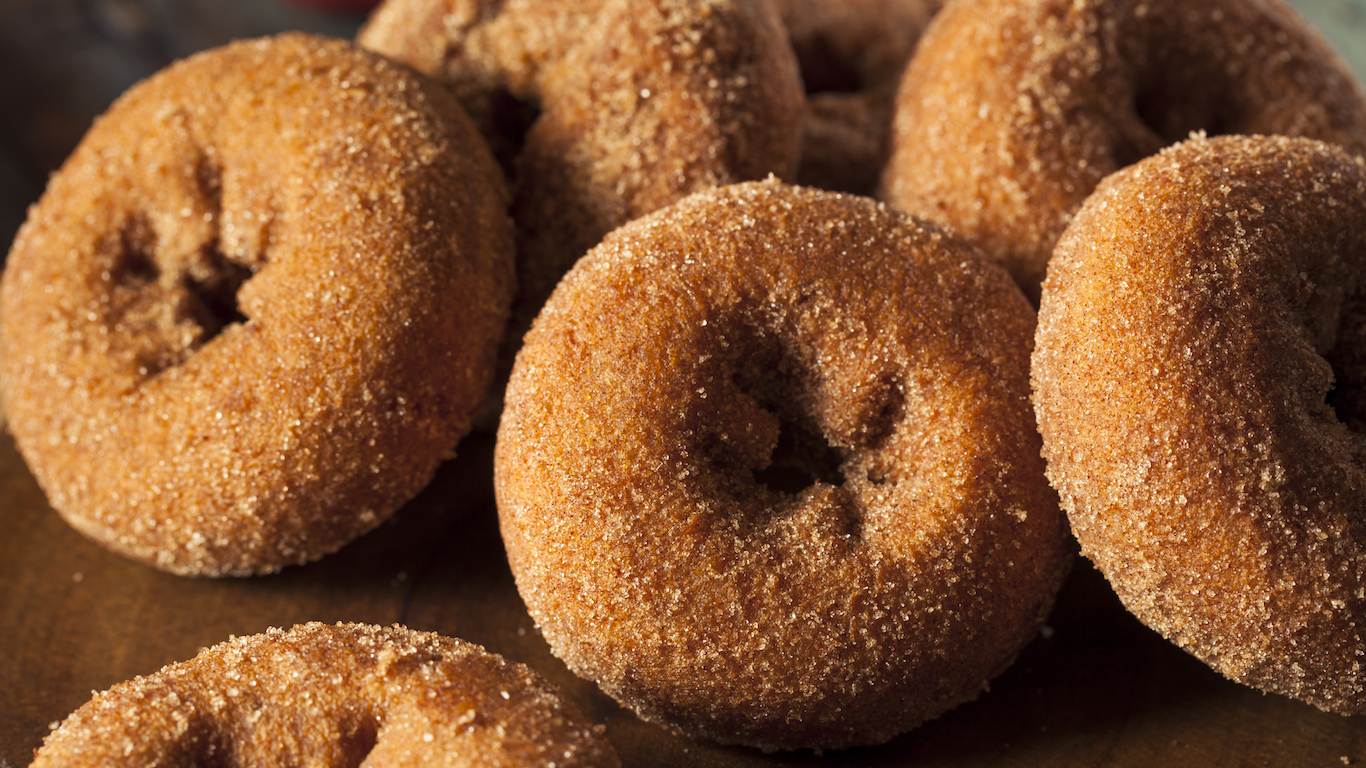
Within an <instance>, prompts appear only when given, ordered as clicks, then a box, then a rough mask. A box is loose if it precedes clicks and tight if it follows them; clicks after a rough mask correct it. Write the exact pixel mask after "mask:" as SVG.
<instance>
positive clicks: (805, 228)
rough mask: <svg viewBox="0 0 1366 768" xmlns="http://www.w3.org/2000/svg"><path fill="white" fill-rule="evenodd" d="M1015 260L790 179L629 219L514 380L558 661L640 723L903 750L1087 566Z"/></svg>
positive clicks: (769, 744)
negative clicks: (1041, 399) (1040, 423)
mask: <svg viewBox="0 0 1366 768" xmlns="http://www.w3.org/2000/svg"><path fill="white" fill-rule="evenodd" d="M1033 324H1034V316H1033V312H1032V311H1031V310H1030V308H1029V305H1028V303H1027V301H1026V300H1025V298H1024V296H1023V295H1022V294H1021V293H1020V291H1019V289H1018V288H1017V287H1016V286H1015V285H1014V284H1013V283H1012V282H1011V280H1010V278H1009V276H1008V275H1007V274H1006V273H1005V271H1004V270H1002V269H1000V268H999V267H998V266H996V265H994V264H992V263H991V262H989V261H987V260H986V259H984V258H982V257H979V256H978V255H977V254H976V253H975V252H973V251H971V250H970V249H969V248H967V247H965V246H963V245H961V244H959V243H957V242H955V241H953V240H951V239H949V238H948V237H945V236H943V235H942V234H941V233H940V232H939V231H938V230H936V229H934V228H932V227H928V226H922V225H920V224H918V223H916V222H914V221H913V220H910V219H909V218H904V217H902V216H900V215H899V214H896V213H893V212H891V211H890V210H888V209H885V208H884V207H882V206H880V205H878V204H877V203H874V202H873V201H871V200H869V199H867V198H859V197H852V196H845V195H838V194H835V193H828V192H818V191H815V190H810V189H804V188H798V187H789V186H784V185H782V184H780V183H778V182H776V181H769V182H753V183H747V184H740V185H734V186H731V187H725V188H721V189H717V190H712V191H709V192H702V193H698V194H697V195H694V196H691V197H688V198H686V199H685V200H683V201H681V202H679V203H677V204H676V205H673V206H670V207H668V208H666V209H663V210H661V211H660V212H658V213H656V214H652V215H650V216H648V217H645V218H643V219H639V220H637V221H635V222H632V223H631V224H629V225H627V226H625V227H622V228H621V229H618V230H616V231H615V232H613V233H612V234H611V235H609V236H608V237H607V238H606V239H605V240H604V242H603V243H602V244H601V245H600V246H598V247H597V248H595V249H593V250H592V251H590V252H589V254H588V255H587V256H585V257H584V259H582V260H581V261H580V262H579V264H578V265H576V267H575V268H574V269H573V270H572V271H571V272H570V273H569V274H568V275H567V276H566V277H565V280H564V282H562V283H561V285H560V287H559V288H557V289H556V292H555V294H554V295H553V296H552V298H551V300H550V301H549V302H548V303H547V305H546V307H545V309H544V310H543V311H542V313H541V315H540V316H539V317H538V318H537V321H536V324H535V325H534V326H533V328H532V330H531V332H530V333H529V334H528V335H527V341H526V344H525V345H524V347H523V348H522V350H521V352H520V353H519V356H518V360H517V365H516V367H515V368H514V370H513V374H512V379H511V381H510V383H509V386H508V391H507V400H506V408H505V410H504V413H503V421H502V424H501V426H500V429H499V432H498V443H497V450H496V453H495V471H494V475H495V488H496V492H497V499H498V509H499V514H500V518H501V525H502V531H503V538H504V542H505V544H506V547H507V553H508V559H509V561H510V563H511V566H512V571H513V574H514V576H515V577H516V581H517V587H518V590H519V591H520V592H521V595H522V597H523V599H524V600H525V601H526V604H527V607H528V609H529V610H530V612H531V615H532V616H533V618H534V619H535V620H536V622H537V623H538V624H539V626H540V628H541V630H542V632H543V633H544V635H545V638H546V639H547V640H548V641H549V643H550V646H551V649H552V650H553V651H554V653H555V654H556V655H558V656H559V657H560V658H562V659H563V660H564V661H565V662H566V663H567V664H568V665H569V667H570V668H571V669H573V670H574V671H575V672H576V673H578V674H579V675H581V676H583V677H586V678H588V679H591V680H595V681H597V682H598V684H599V685H600V686H601V687H602V688H603V689H604V690H606V691H607V692H608V693H609V694H611V695H612V696H614V697H616V698H617V699H618V700H619V701H621V702H623V703H624V704H626V705H627V706H629V707H631V708H632V709H634V710H635V711H636V712H637V713H638V714H640V715H641V716H643V717H644V718H646V719H648V720H652V721H657V722H660V723H664V724H666V725H669V726H671V727H674V728H677V729H680V730H682V731H684V732H686V733H689V734H691V735H694V736H700V737H704V738H708V739H713V740H716V741H720V742H724V743H741V744H749V745H753V746H758V747H761V748H769V749H772V748H777V749H791V748H802V747H830V748H834V747H844V746H850V745H856V744H870V743H878V742H881V741H885V740H887V739H889V738H891V737H892V736H894V735H896V734H898V733H901V732H903V731H905V730H907V729H909V728H911V727H913V726H914V725H916V724H917V723H920V722H921V721H923V720H926V719H928V718H931V717H934V716H935V715H938V714H939V713H941V712H943V711H945V710H946V709H948V708H950V707H952V706H954V705H955V704H958V703H960V702H962V701H966V700H969V699H972V698H974V697H976V696H977V695H978V693H979V692H981V691H982V690H983V688H984V687H985V685H986V682H987V681H988V680H989V679H990V678H991V677H992V676H994V675H996V674H997V673H999V672H1000V671H1001V670H1002V669H1004V668H1005V667H1006V666H1007V665H1008V664H1009V663H1010V662H1011V660H1012V659H1014V657H1015V655H1016V654H1017V652H1018V651H1019V650H1020V649H1021V647H1022V646H1023V645H1024V644H1025V643H1026V642H1027V641H1028V640H1029V639H1030V638H1031V637H1033V635H1034V634H1035V633H1036V632H1037V631H1038V628H1039V626H1040V624H1041V622H1042V621H1043V619H1044V616H1045V614H1046V612H1047V611H1048V609H1049V606H1050V604H1051V602H1052V598H1053V595H1054V591H1055V590H1056V588H1057V587H1058V584H1059V581H1060V579H1061V577H1062V575H1063V573H1064V571H1065V570H1066V568H1067V566H1068V563H1069V562H1070V554H1071V551H1072V550H1071V548H1070V544H1069V543H1068V541H1069V540H1068V536H1067V532H1066V525H1065V521H1064V519H1063V516H1062V514H1061V512H1060V511H1059V509H1058V506H1057V499H1056V497H1055V496H1054V495H1053V493H1052V491H1051V490H1050V489H1049V488H1048V484H1047V481H1046V480H1045V479H1044V476H1043V466H1042V460H1041V459H1040V457H1039V454H1038V451H1039V442H1038V434H1037V430H1036V429H1035V426H1034V421H1033V415H1032V414H1031V413H1030V408H1029V402H1028V375H1029V374H1028V356H1029V348H1030V334H1031V332H1032V329H1033Z"/></svg>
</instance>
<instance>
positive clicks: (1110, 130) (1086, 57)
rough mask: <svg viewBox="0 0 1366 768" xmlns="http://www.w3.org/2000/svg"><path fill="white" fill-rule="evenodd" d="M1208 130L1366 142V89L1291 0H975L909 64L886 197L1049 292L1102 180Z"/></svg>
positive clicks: (941, 25)
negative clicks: (1049, 277)
mask: <svg viewBox="0 0 1366 768" xmlns="http://www.w3.org/2000/svg"><path fill="white" fill-rule="evenodd" d="M1197 130H1203V131H1207V132H1209V133H1210V134H1216V133H1219V134H1223V133H1228V134H1244V133H1265V134H1285V135H1293V136H1307V137H1310V138H1316V139H1322V140H1324V141H1330V142H1334V143H1339V144H1343V145H1344V146H1346V147H1348V148H1349V149H1350V150H1351V151H1352V152H1353V153H1360V152H1362V151H1366V98H1363V96H1362V93H1361V89H1360V87H1359V86H1358V85H1357V83H1356V81H1355V79H1354V78H1353V76H1352V74H1351V72H1350V70H1349V69H1348V67H1347V66H1346V64H1345V63H1344V62H1343V61H1342V60H1341V59H1340V58H1339V57H1338V55H1337V54H1336V53H1334V52H1333V51H1332V49H1331V48H1330V47H1329V45H1328V43H1327V42H1325V41H1324V40H1323V39H1322V37H1321V36H1320V35H1319V34H1318V33H1317V32H1316V31H1314V30H1313V29H1312V28H1311V27H1310V26H1309V25H1308V24H1307V23H1305V22H1304V21H1303V20H1302V19H1301V18H1300V17H1299V16H1298V14H1296V13H1295V11H1294V10H1292V9H1291V8H1289V7H1288V6H1286V5H1285V4H1284V3H1282V2H1280V0H1210V1H1209V2H1200V3H1189V2H1184V0H1083V1H1080V2H1078V1H1076V0H1025V1H1024V2H1020V1H1019V0H966V1H965V2H961V3H955V4H953V6H952V7H951V8H947V9H945V11H944V12H943V13H941V14H939V15H938V16H937V17H936V20H935V21H934V22H933V23H932V24H931V26H930V29H929V30H927V32H926V34H925V36H924V37H923V38H922V40H921V45H920V47H919V48H918V49H917V52H916V56H915V57H914V58H913V59H912V61H911V64H910V67H909V68H908V70H907V73H906V77H905V79H904V81H903V86H902V90H901V92H900V94H899V95H898V101H897V106H896V115H895V117H894V118H893V129H892V144H893V149H892V157H891V160H890V161H889V163H888V166H887V171H886V176H885V177H884V181H883V192H882V193H881V194H882V196H883V198H884V199H886V200H887V201H889V202H891V203H892V204H893V205H895V206H897V207H898V208H901V209H902V210H905V211H907V212H909V213H912V214H914V215H917V216H922V217H924V218H927V219H930V220H932V221H937V222H940V223H941V224H944V225H947V226H948V227H950V228H951V229H953V230H955V231H956V232H958V233H960V234H962V235H963V236H965V237H967V238H968V239H970V240H971V241H973V242H974V243H976V244H978V245H979V246H980V247H982V248H983V249H984V250H985V251H987V252H988V253H989V254H991V255H992V256H993V257H995V258H997V259H999V260H1000V261H1001V262H1002V263H1004V264H1005V265H1006V267H1007V268H1008V269H1009V270H1010V271H1011V274H1012V275H1014V276H1015V279H1016V280H1017V281H1018V282H1019V283H1020V285H1021V287H1022V288H1024V289H1025V292H1026V293H1027V294H1028V295H1030V297H1031V298H1033V299H1034V300H1036V301H1037V298H1038V286H1039V283H1040V282H1041V281H1042V280H1043V277H1044V271H1045V265H1046V264H1047V262H1048V258H1049V256H1050V255H1051V253H1052V250H1053V244H1054V243H1055V242H1056V240H1057V237H1058V235H1059V234H1061V232H1062V230H1063V228H1064V227H1065V226H1066V225H1067V222H1068V220H1069V219H1070V218H1071V216H1072V214H1073V213H1074V212H1075V211H1076V209H1077V207H1078V206H1080V205H1081V202H1082V200H1084V199H1085V198H1086V196H1087V195H1088V194H1089V193H1090V192H1091V190H1092V189H1094V187H1095V185H1096V184H1097V183H1098V182H1099V181H1100V180H1101V179H1102V178H1103V177H1104V176H1105V175H1106V174H1109V173H1111V172H1113V171H1115V170H1117V169H1119V168H1121V167H1123V166H1125V165H1128V164H1129V163H1132V162H1134V161H1136V160H1138V159H1140V158H1142V157H1144V156H1147V155H1150V154H1152V153H1153V152H1156V151H1157V150H1158V149H1159V148H1160V147H1162V146H1164V145H1167V144H1170V143H1172V142H1175V141H1180V140H1182V139H1184V138H1186V137H1187V135H1188V134H1189V133H1190V132H1192V131H1197Z"/></svg>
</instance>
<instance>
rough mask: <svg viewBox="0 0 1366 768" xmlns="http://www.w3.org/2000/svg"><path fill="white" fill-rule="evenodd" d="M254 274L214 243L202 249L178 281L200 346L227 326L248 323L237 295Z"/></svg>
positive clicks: (187, 313)
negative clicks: (196, 330)
mask: <svg viewBox="0 0 1366 768" xmlns="http://www.w3.org/2000/svg"><path fill="white" fill-rule="evenodd" d="M253 274H255V270H254V269H253V268H251V267H248V266H244V265H242V264H238V263H236V262H234V261H232V260H230V259H228V258H227V257H225V256H224V255H223V254H222V253H219V251H218V248H217V244H216V243H213V244H210V245H206V246H204V247H203V248H201V249H200V253H199V255H198V257H197V258H195V259H193V260H192V261H191V262H190V264H189V265H188V267H187V268H186V270H185V272H184V273H183V275H182V277H181V280H182V282H183V285H184V288H185V291H186V294H187V299H188V300H187V301H186V302H185V311H186V316H187V318H188V319H189V320H191V321H192V322H194V323H195V324H196V325H198V326H199V327H200V329H201V336H200V338H199V344H200V345H203V344H206V343H208V342H209V341H210V340H212V339H213V338H214V337H215V336H217V335H218V334H220V333H222V331H223V329H224V328H226V327H228V326H229V325H232V324H234V323H245V322H247V316H246V315H244V314H242V311H241V309H240V308H239V307H238V304H237V293H238V291H240V290H241V289H242V284H243V283H245V282H246V281H247V279H248V278H250V277H251V276H252V275H253Z"/></svg>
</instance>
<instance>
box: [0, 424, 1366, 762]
mask: <svg viewBox="0 0 1366 768" xmlns="http://www.w3.org/2000/svg"><path fill="white" fill-rule="evenodd" d="M492 443H493V441H492V438H491V437H489V436H487V435H475V436H473V437H471V438H467V439H466V441H465V442H464V443H462V444H461V446H460V451H459V454H460V455H459V456H458V457H457V458H456V459H455V460H454V461H451V462H449V463H448V464H447V465H445V466H444V467H443V469H442V470H441V472H440V473H439V474H438V476H437V478H436V480H435V482H433V483H432V485H431V486H430V487H429V488H427V489H426V490H425V491H424V492H423V493H422V494H421V495H420V496H419V497H418V498H417V499H415V500H414V501H413V502H412V503H410V504H409V505H408V506H407V507H405V508H404V509H403V510H402V511H401V512H400V513H399V514H398V515H397V517H396V519H394V520H393V521H392V522H390V523H388V524H386V525H384V526H383V527H381V528H380V529H379V530H378V531H376V532H374V533H372V534H370V535H369V536H366V537H364V538H362V539H361V540H359V541H357V542H355V543H354V544H352V545H350V546H348V547H346V548H345V549H343V550H342V551H341V552H339V553H337V554H336V555H333V556H331V557H327V558H324V559H323V560H320V561H318V562H317V563H314V564H311V565H308V566H303V567H295V568H288V569H286V570H285V571H283V572H281V573H279V574H277V575H274V576H269V577H258V578H249V579H226V580H199V579H184V578H180V577H176V576H170V575H167V574H163V573H160V572H158V571H155V570H152V569H150V568H147V567H145V566H142V565H139V564H136V563H133V562H131V561H128V560H125V559H123V558H121V557H118V556H116V555H113V554H110V553H108V552H106V551H105V550H103V549H101V548H100V547H98V546H95V545H94V544H91V543H89V542H87V541H86V540H85V539H84V538H82V537H81V536H80V535H79V534H77V533H75V532H74V531H73V530H72V529H71V528H69V527H68V526H67V525H66V524H65V523H64V522H63V521H62V520H61V519H60V518H59V517H58V516H57V515H56V513H54V512H52V511H51V509H50V508H49V507H48V506H47V503H46V501H45V500H44V498H43V495H42V492H41V491H40V490H39V488H38V486H37V485H36V483H35V482H34V481H33V478H32V477H31V476H30V475H29V473H28V471H27V469H26V468H25V467H24V464H23V462H22V460H21V459H20V457H19V455H18V454H17V453H16V452H15V450H14V447H13V443H12V442H11V441H10V439H9V438H8V437H7V436H6V437H0V520H3V524H4V528H3V530H4V535H3V537H0V595H4V598H3V599H0V768H10V767H11V766H14V767H17V766H22V765H26V764H27V763H28V761H29V760H30V758H31V755H32V751H33V749H35V748H36V747H37V746H38V745H39V743H40V742H41V740H42V738H43V736H44V734H46V733H47V732H48V729H49V727H50V724H52V723H55V722H56V721H58V720H60V719H62V718H63V717H65V716H66V715H67V714H68V713H69V712H70V711H71V710H73V709H75V708H76V707H78V706H80V705H81V704H82V703H84V702H85V701H86V700H87V699H88V698H89V696H90V692H91V691H92V690H97V689H101V690H102V689H104V688H107V687H109V686H110V685H112V684H114V683H116V682H118V681H120V680H125V679H128V678H130V677H132V676H134V675H138V674H146V673H150V672H154V671H156V670H157V669H159V668H160V667H162V666H163V665H165V664H167V663H169V662H172V661H176V660H181V659H187V658H190V657H192V656H194V655H195V653H197V652H198V651H199V649H200V648H203V647H206V646H208V645H212V644H214V643H217V642H220V641H222V640H225V639H227V638H228V637H229V636H231V635H244V634H252V633H256V632H260V631H263V630H265V629H266V628H267V627H272V626H282V627H287V626H291V625H293V624H295V623H298V622H302V621H310V620H317V621H328V622H331V621H366V622H375V623H380V624H388V623H393V622H399V623H402V624H405V625H407V626H410V627H413V628H416V629H425V630H433V631H437V632H441V633H444V634H448V635H453V636H457V637H463V638H465V639H467V640H472V641H474V642H478V643H481V644H483V645H485V646H486V647H488V648H490V649H491V650H494V651H497V652H499V653H502V654H504V655H506V656H508V657H509V658H512V659H516V660H518V661H522V662H525V663H527V664H530V665H531V666H533V667H535V668H536V669H538V670H540V671H541V672H542V673H543V674H545V675H547V676H548V677H549V678H550V679H551V680H553V681H554V682H555V683H557V684H558V685H560V686H561V687H563V688H564V689H565V690H566V691H567V692H568V693H569V695H570V697H571V698H573V699H574V700H575V701H576V702H577V703H578V704H579V705H580V706H582V707H583V708H584V709H585V710H586V711H587V712H588V713H589V714H590V715H591V716H592V717H594V718H596V719H597V720H599V721H601V722H605V723H607V726H608V736H609V738H610V739H611V740H612V742H613V744H614V745H615V746H616V748H617V749H618V751H619V752H620V753H621V756H622V758H623V760H624V762H625V764H626V765H628V766H655V765H660V766H665V765H668V766H673V765H677V766H686V765H702V766H743V765H797V764H810V763H813V762H819V763H822V764H830V765H859V766H876V765H918V766H1021V767H1023V766H1050V767H1051V768H1061V767H1063V766H1087V767H1092V766H1095V767H1099V766H1116V767H1118V766H1152V765H1174V766H1235V765H1246V766H1261V765H1273V766H1276V765H1282V766H1311V765H1315V766H1339V765H1343V764H1344V763H1343V762H1342V760H1343V759H1344V758H1346V759H1347V760H1348V761H1350V764H1355V765H1362V764H1366V718H1360V717H1358V718H1344V717H1339V716H1337V715H1330V714H1326V713H1323V712H1320V711H1318V710H1316V709H1314V708H1313V707H1310V706H1308V705H1305V704H1299V703H1296V702H1293V701H1290V700H1288V699H1284V698H1281V697H1277V696H1264V695H1262V694H1260V693H1257V692H1255V691H1252V690H1250V689H1247V688H1244V687H1242V686H1239V685H1236V684H1234V683H1230V682H1228V681H1226V680H1224V679H1222V678H1220V677H1219V676H1217V675H1216V674H1215V673H1213V672H1211V671H1210V670H1209V669H1208V668H1206V667H1205V666H1204V665H1202V664H1201V663H1200V662H1198V661H1196V660H1195V659H1193V658H1191V657H1189V656H1187V655H1186V654H1185V653H1183V652H1181V651H1180V650H1178V649H1177V648H1175V647H1174V646H1172V645H1170V644H1168V643H1167V642H1165V641H1164V640H1162V639H1161V638H1160V637H1158V636H1157V635H1156V634H1154V633H1153V632H1151V631H1149V630H1148V629H1146V628H1144V627H1143V626H1142V625H1140V624H1139V623H1138V622H1137V621H1136V620H1134V619H1133V618H1132V617H1131V616H1129V614H1128V613H1126V612H1125V611H1124V609H1123V607H1122V606H1121V605H1120V604H1119V602H1118V600H1117V599H1116V598H1115V596H1114V594H1113V593H1112V592H1111V591H1110V589H1109V587H1108V586H1107V585H1106V583H1105V582H1104V580H1103V579H1102V578H1100V576H1099V575H1098V574H1097V573H1096V572H1095V571H1094V570H1093V569H1091V567H1090V566H1089V565H1088V564H1086V563H1085V562H1084V561H1079V562H1078V564H1077V567H1076V568H1075V569H1074V571H1073V574H1072V577H1071V578H1070V579H1069V581H1068V583H1067V585H1066V587H1065V588H1064V589H1063V592H1062V594H1061V595H1060V596H1059V598H1058V604H1057V608H1056V610H1055V611H1054V614H1053V617H1052V619H1051V620H1050V622H1049V627H1050V629H1049V631H1048V632H1045V633H1044V635H1042V636H1040V637H1039V638H1038V639H1036V640H1035V641H1034V643H1033V644H1031V645H1030V646H1029V647H1028V648H1027V649H1026V650H1025V652H1024V654H1023V655H1022V656H1021V658H1020V659H1019V661H1018V662H1016V664H1015V665H1014V666H1013V667H1012V668H1011V669H1010V670H1009V671H1007V672H1006V674H1005V675H1004V676H1002V677H1001V678H999V679H998V680H997V681H996V682H994V683H993V684H992V687H991V690H990V691H989V692H988V693H986V694H984V695H983V696H982V697H981V698H979V699H978V700H977V701H976V702H973V703H971V704H968V705H965V706H962V707H960V708H958V709H957V710H954V711H952V712H950V713H949V714H947V715H945V716H944V717H942V718H940V719H939V720H936V721H934V722H931V723H929V724H927V725H925V726H922V727H921V728H919V729H917V730H915V731H912V732H911V733H909V734H906V735H904V736H902V737H901V738H898V739H896V740H894V741H893V742H891V743H890V744H888V745H885V746H883V747H879V748H873V749H857V750H850V751H847V752H831V753H827V754H825V755H824V756H822V757H818V756H816V755H813V754H811V753H809V752H806V753H795V754H782V755H763V754H760V753H758V752H754V751H751V750H744V749H723V748H719V747H715V746H711V745H707V744H699V743H692V742H689V741H687V740H684V739H680V738H677V737H675V736H673V735H671V734H669V733H667V732H665V731H664V730H663V729H660V728H657V727H655V726H652V725H648V724H646V723H643V722H641V721H639V720H638V719H636V718H635V717H634V716H633V715H631V714H629V713H627V712H624V711H622V710H621V709H619V708H618V707H617V706H615V704H614V703H613V702H612V701H611V700H610V699H608V698H607V697H606V696H604V695H603V694H601V693H599V692H598V691H597V690H596V688H594V687H593V686H592V685H591V684H590V683H587V682H584V681H581V680H578V679H577V678H575V677H574V676H573V675H572V674H571V673H570V672H569V671H568V670H567V669H565V667H564V666H563V665H562V664H561V663H560V662H559V661H557V660H556V659H555V658H554V657H552V656H551V655H550V652H549V649H548V648H547V646H546V644H545V642H544V641H543V640H542V639H541V638H540V636H539V635H537V633H536V629H535V627H534V626H533V625H532V623H531V620H530V618H529V617H528V616H527V615H526V611H525V609H524V608H523V606H522V603H521V600H520V599H519V598H518V596H517V591H516V588H515V587H514V585H513V583H512V576H511V574H510V573H509V571H508V567H507V562H506V560H505V558H504V555H503V548H502V543H501V540H500V539H499V536H498V528H497V517H496V512H495V509H494V505H493V488H492Z"/></svg>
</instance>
